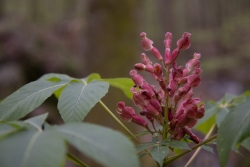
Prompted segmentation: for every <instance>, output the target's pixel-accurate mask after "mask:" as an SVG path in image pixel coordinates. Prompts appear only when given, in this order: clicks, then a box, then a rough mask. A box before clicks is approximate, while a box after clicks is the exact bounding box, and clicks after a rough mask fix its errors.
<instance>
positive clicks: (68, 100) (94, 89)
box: [58, 81, 109, 122]
mask: <svg viewBox="0 0 250 167" xmlns="http://www.w3.org/2000/svg"><path fill="white" fill-rule="evenodd" d="M108 88H109V85H108V83H106V82H102V81H92V82H90V83H86V82H70V83H69V84H68V85H67V87H65V88H64V89H63V90H62V92H61V95H60V98H59V101H58V110H59V112H60V114H61V116H62V119H63V120H64V122H81V121H82V120H83V119H84V118H85V116H86V115H87V114H88V112H89V111H90V110H91V108H92V107H94V105H95V104H96V103H97V102H98V101H99V100H100V99H101V98H102V97H103V96H105V94H106V93H107V91H108Z"/></svg>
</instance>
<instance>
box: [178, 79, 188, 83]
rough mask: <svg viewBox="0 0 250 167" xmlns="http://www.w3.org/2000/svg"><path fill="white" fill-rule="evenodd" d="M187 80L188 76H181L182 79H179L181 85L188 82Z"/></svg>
mask: <svg viewBox="0 0 250 167" xmlns="http://www.w3.org/2000/svg"><path fill="white" fill-rule="evenodd" d="M187 81H188V78H187V77H184V78H181V79H180V80H179V81H178V84H179V85H182V84H185V83H187Z"/></svg>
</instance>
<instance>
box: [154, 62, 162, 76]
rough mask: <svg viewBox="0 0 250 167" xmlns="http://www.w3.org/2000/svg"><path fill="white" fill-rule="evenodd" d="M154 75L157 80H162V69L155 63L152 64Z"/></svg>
mask: <svg viewBox="0 0 250 167" xmlns="http://www.w3.org/2000/svg"><path fill="white" fill-rule="evenodd" d="M154 73H155V75H156V76H157V77H158V78H159V79H162V78H163V76H162V75H163V72H162V67H161V65H160V64H158V63H155V64H154Z"/></svg>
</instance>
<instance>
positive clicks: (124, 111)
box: [116, 101, 135, 122]
mask: <svg viewBox="0 0 250 167" xmlns="http://www.w3.org/2000/svg"><path fill="white" fill-rule="evenodd" d="M117 106H118V109H117V110H116V111H117V113H118V114H120V115H121V117H122V119H124V120H125V121H128V122H129V121H131V120H132V117H133V116H134V115H135V110H134V109H133V108H132V107H127V106H125V103H124V102H122V101H121V102H119V103H118V104H117Z"/></svg>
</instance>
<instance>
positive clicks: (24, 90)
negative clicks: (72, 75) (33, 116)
mask: <svg viewBox="0 0 250 167" xmlns="http://www.w3.org/2000/svg"><path fill="white" fill-rule="evenodd" d="M66 84H67V82H65V81H59V82H49V81H43V80H37V81H34V82H31V83H29V84H27V85H24V86H23V87H21V88H20V89H19V90H17V91H16V92H14V93H13V94H11V95H10V96H8V97H7V98H5V99H4V100H3V101H2V102H1V103H0V120H5V121H11V120H18V119H20V118H22V117H24V116H25V115H27V114H28V113H30V112H31V111H33V110H34V109H35V108H36V107H38V106H40V105H41V104H42V103H43V102H44V101H45V100H46V99H47V98H48V97H49V96H51V95H52V94H53V92H54V91H56V90H57V89H59V88H61V87H62V86H64V85H66Z"/></svg>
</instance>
